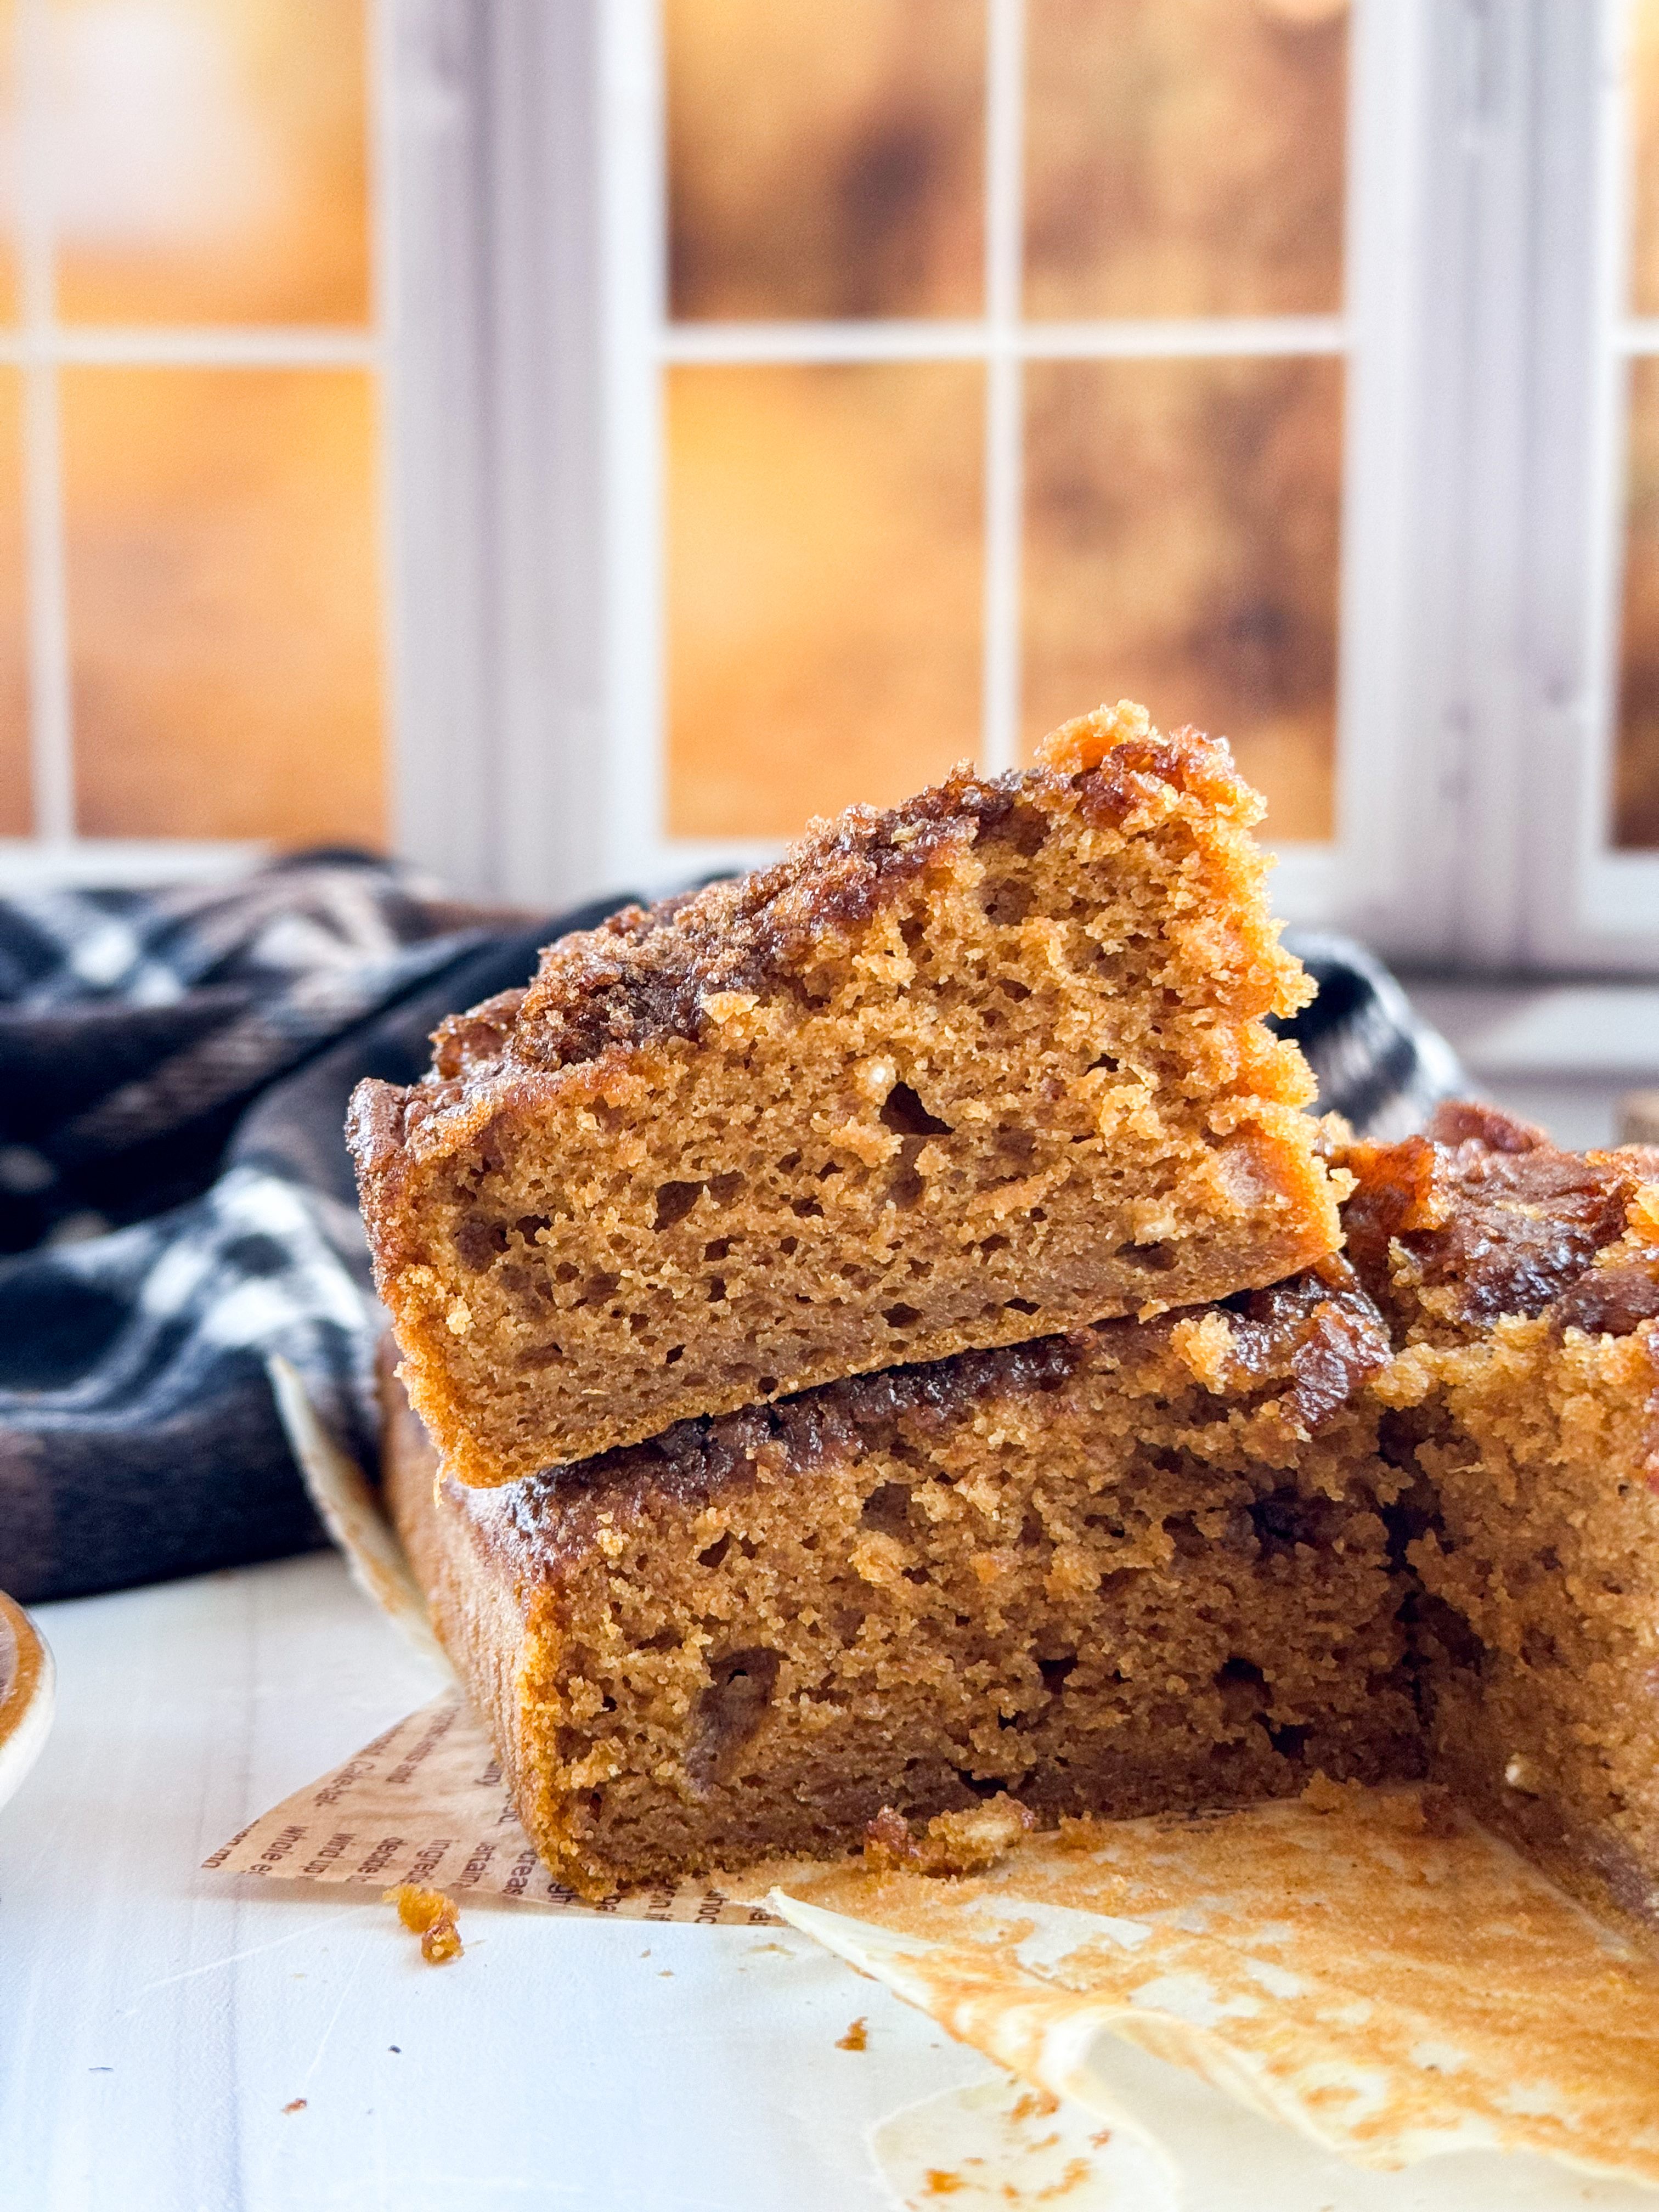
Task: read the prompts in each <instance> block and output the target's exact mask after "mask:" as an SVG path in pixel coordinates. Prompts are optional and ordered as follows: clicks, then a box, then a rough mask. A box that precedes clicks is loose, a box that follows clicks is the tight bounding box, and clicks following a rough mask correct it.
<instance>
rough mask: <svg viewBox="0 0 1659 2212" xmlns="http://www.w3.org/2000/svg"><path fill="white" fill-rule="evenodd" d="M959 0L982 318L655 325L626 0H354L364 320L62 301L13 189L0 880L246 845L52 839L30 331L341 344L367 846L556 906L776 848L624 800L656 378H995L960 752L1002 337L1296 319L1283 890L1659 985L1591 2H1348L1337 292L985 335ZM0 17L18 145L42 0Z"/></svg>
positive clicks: (998, 90)
mask: <svg viewBox="0 0 1659 2212" xmlns="http://www.w3.org/2000/svg"><path fill="white" fill-rule="evenodd" d="M963 4H969V0H963ZM984 4H985V5H986V6H987V22H988V27H989V34H990V55H991V96H990V98H989V100H988V101H987V209H988V213H989V217H990V220H989V223H988V226H987V312H986V314H985V316H984V317H983V318H982V319H979V320H976V321H973V322H966V323H951V322H938V323H934V322H927V323H922V324H915V323H911V324H888V325H751V324H741V325H726V326H711V325H692V326H686V325H682V326H679V327H678V328H675V327H672V326H671V325H669V324H668V322H667V319H666V312H665V298H666V273H665V252H664V200H663V132H662V112H663V103H662V86H661V75H660V52H659V26H658V20H657V9H656V5H655V0H560V4H559V5H558V6H556V7H550V6H548V5H547V4H546V0H379V4H378V5H376V6H375V7H374V9H373V15H372V34H373V40H374V62H373V66H372V68H371V72H370V78H371V90H372V95H373V97H372V100H371V110H372V114H373V117H374V125H375V127H374V137H373V146H374V163H373V173H374V216H375V223H374V232H375V241H376V244H375V303H374V324H373V326H372V327H371V328H370V329H369V330H368V331H364V332H356V331H352V332H340V331H323V332H317V331H293V330H279V331H194V332H185V333H151V332H144V331H101V332H100V331H83V330H79V329H76V330H68V331H65V330H63V329H60V328H58V326H56V325H55V324H54V323H53V321H52V299H51V288H50V283H49V271H50V262H51V239H50V231H49V211H45V212H43V210H44V208H45V203H44V200H43V199H40V198H39V197H38V196H37V203H36V204H35V205H34V206H33V210H32V211H31V210H30V208H29V206H28V205H27V204H26V207H25V222H24V235H23V238H22V240H21V258H22V264H23V296H24V320H23V323H22V325H21V329H20V330H19V331H18V332H17V333H16V334H15V336H10V337H6V338H4V339H3V340H0V361H13V362H16V363H17V364H18V365H19V366H20V367H21V368H22V370H23V372H24V375H25V380H26V388H27V395H28V398H27V481H26V497H27V505H28V507H29V512H30V516H31V525H32V537H33V538H34V539H35V540H37V541H38V544H39V545H40V546H41V547H44V548H46V553H45V554H44V555H41V556H38V557H37V554H36V552H35V551H34V550H33V549H32V551H31V556H30V635H31V651H32V661H33V678H32V685H33V688H32V699H33V705H32V723H33V736H32V742H33V753H34V760H35V779H36V806H37V819H38V821H39V823H40V827H41V829H42V832H43V835H42V836H41V837H40V838H37V839H35V840H30V841H9V842H4V843H0V883H16V882H20V881H29V880H34V879H37V878H40V879H44V878H55V879H58V880H62V879H63V878H64V877H65V876H66V875H70V876H79V877H82V878H88V877H91V878H101V879H104V880H113V879H117V878H120V877H123V876H126V877H132V876H137V875H142V874H155V873H169V874H175V873H179V872H221V871H222V870H223V869H225V868H227V867H228V866H234V865H235V864H236V863H238V862H239V861H240V860H242V859H243V858H245V857H246V854H247V852H248V851H249V849H250V848H246V847H242V846H217V847H215V846H203V845H197V844H193V843H191V844H182V843H181V844H177V845H164V844H161V843H156V842H134V843H131V844H124V843H117V842H113V841H107V840H78V839H76V838H74V837H73V836H72V835H68V836H66V835H65V832H66V830H70V831H72V823H70V821H69V818H68V814H67V805H68V797H67V795H68V794H69V793H70V791H71V790H72V771H71V752H70V745H71V743H72V738H71V735H70V731H69V724H68V702H69V696H70V694H69V685H68V676H69V659H68V647H67V636H66V629H65V612H64V592H63V548H62V517H61V491H60V488H59V487H58V485H57V481H56V471H57V467H58V462H57V428H56V417H55V406H56V385H55V375H56V370H57V368H58V365H60V364H61V363H63V362H68V361H71V360H78V359H87V358H97V359H104V360H120V361H129V360H130V361H132V362H143V361H152V360H162V359H166V360H175V361H176V360H182V359H189V360H192V361H197V360H199V361H201V362H204V363H209V362H211V363H221V362H222V363H225V364H227V365H230V364H234V362H249V363H250V364H252V363H254V362H257V363H258V365H260V366H272V365H283V366H294V367H304V366H330V367H332V366H337V365H342V364H346V365H350V366H354V367H362V368H368V369H371V370H375V371H378V372H379V374H380V389H381V392H382V414H383V420H384V422H385V424H386V441H385V448H384V463H385V465H384V482H385V487H386V495H385V496H386V568H385V573H386V580H387V591H386V598H387V603H388V604H387V620H388V629H389V636H390V648H389V656H388V658H389V679H388V694H389V720H390V726H391V727H390V739H391V752H392V806H391V819H392V824H393V834H394V841H395V842H396V843H397V844H398V847H399V848H400V849H402V850H403V851H404V852H406V853H408V854H410V855H411V856H412V857H414V858H415V859H416V860H422V861H425V862H427V863H428V864H429V865H430V866H432V867H433V868H434V869H435V871H436V872H439V873H441V875H442V876H444V877H445V878H447V880H448V881H449V882H451V883H453V884H455V885H456V886H457V887H458V888H461V889H465V890H472V891H475V892H479V893H485V894H495V895H496V896H503V897H507V898H511V899H514V900H517V901H520V902H524V903H526V904H533V905H536V906H540V907H546V908H552V907H554V906H556V905H559V904H563V903H568V902H574V901H576V900H578V899H580V898H583V897H586V896H590V895H592V894H593V893H596V892H599V891H601V890H612V889H617V888H621V887H632V888H639V889H643V890H658V889H660V888H663V887H664V886H665V885H667V884H671V883H674V882H678V881H684V880H685V879H686V878H689V877H690V876H692V875H695V874H696V873H699V872H705V871H708V870H711V869H714V868H717V867H724V866H732V865H741V864H744V863H746V862H750V861H752V860H757V859H763V858H765V857H768V856H769V854H771V853H773V852H774V851H775V849H776V848H775V845H772V844H770V843H757V844H744V843H743V842H727V841H717V842H698V841H689V840H672V839H670V838H669V837H667V836H665V833H664V830H663V828H662V805H663V788H662V785H663V768H664V763H665V743H664V739H665V730H664V713H663V682H662V645H663V623H662V575H661V564H662V555H663V533H662V529H661V496H662V452H661V439H662V410H661V380H662V378H663V375H664V373H665V367H666V366H667V365H668V364H670V363H672V362H693V361H706V362H712V361H714V360H718V359H743V360H755V359H757V358H773V359H790V360H803V359H823V358H826V357H834V358H838V359H851V358H857V359H871V358H916V359H921V358H927V359H936V358H940V357H955V358H963V357H968V358H975V359H982V360H984V361H985V362H987V377H988V383H989V394H988V402H987V470H986V522H987V527H986V564H985V580H984V598H985V606H986V610H987V617H988V618H987V623H986V626H985V646H984V667H983V671H982V675H983V698H984V702H985V706H984V716H983V731H982V737H981V759H982V763H983V764H984V765H985V766H987V767H988V768H991V769H996V768H998V767H1000V766H1002V765H1005V764H1006V763H1007V761H1008V760H1009V759H1010V758H1011V757H1012V746H1013V732H1014V731H1015V729H1016V726H1017V722H1018V708H1017V690H1016V687H1017V684H1018V662H1017V653H1016V650H1015V642H1016V637H1017V633H1016V630H1015V627H1014V621H1013V610H1014V608H1015V605H1016V603H1017V594H1018V552H1019V532H1018V519H1019V481H1018V441H1017V440H1016V439H1015V438H1014V436H1013V435H1012V428H1014V427H1016V426H1017V425H1018V410H1019V395H1020V375H1021V368H1022V364H1023V362H1024V359H1026V358H1030V357H1032V356H1035V355H1040V354H1043V353H1048V354H1051V355H1052V354H1061V355H1064V354H1066V353H1080V354H1082V355H1085V356H1087V355H1090V354H1096V355H1101V354H1106V355H1112V354H1115V355H1119V356H1122V355H1126V354H1139V355H1141V356H1149V357H1150V356H1158V355H1160V354H1161V355H1164V356H1168V355H1170V354H1171V353H1177V354H1188V355H1191V354H1194V353H1202V352H1206V351H1207V352H1211V353H1214V352H1218V351H1221V350H1224V349H1229V348H1237V347H1238V346H1241V345H1246V346H1249V347H1250V348H1251V349H1255V350H1262V349H1267V348H1268V347H1270V346H1272V345H1273V344H1274V343H1278V342H1282V341H1283V340H1284V339H1285V338H1286V337H1290V338H1292V339H1294V340H1295V341H1296V342H1297V348H1298V349H1304V350H1306V349H1316V350H1320V351H1327V352H1328V351H1336V350H1340V351H1341V352H1342V353H1343V354H1344V356H1345V357H1346V437H1345V457H1344V472H1345V473H1344V485H1343V515H1342V574H1341V580H1340V656H1339V699H1338V760H1337V793H1338V798H1337V807H1338V818H1337V824H1336V836H1335V837H1334V840H1333V842H1331V843H1330V844H1328V845H1320V846H1305V847H1295V846H1292V847H1289V848H1285V850H1284V851H1283V852H1282V854H1281V862H1282V865H1281V866H1280V870H1279V875H1278V878H1277V880H1276V885H1275V893H1276V899H1277V902H1278V904H1279V908H1280V910H1281V911H1283V912H1285V913H1286V914H1287V915H1289V916H1290V917H1291V919H1293V920H1297V921H1312V922H1324V923H1332V924H1336V925H1340V926H1346V927H1352V928H1355V929H1357V930H1358V931H1359V932H1361V933H1364V934H1365V935H1367V936H1369V937H1370V938H1371V939H1373V940H1374V941H1376V943H1378V944H1379V945H1382V946H1383V949H1384V950H1385V951H1389V952H1390V953H1391V954H1393V955H1394V956H1395V957H1399V958H1404V959H1406V960H1407V961H1411V962H1415V963H1419V965H1421V964H1422V963H1432V964H1435V965H1437V966H1439V967H1442V968H1444V969H1449V970H1462V971H1470V972H1485V973H1488V974H1490V973H1495V972H1501V971H1522V970H1528V969H1531V970H1537V969H1547V970H1553V971H1557V972H1560V971H1572V970H1578V971H1583V972H1602V973H1618V972H1620V971H1631V970H1643V969H1647V970H1652V969H1659V934H1656V933H1659V855H1654V854H1617V853H1613V852H1611V851H1609V850H1608V849H1607V833H1606V826H1605V825H1606V821H1607V789H1608V780H1609V763H1610V758H1611V744H1612V731H1613V714H1614V710H1615V707H1616V696H1615V694H1616V683H1617V637H1618V619H1619V578H1620V562H1621V555H1622V515H1623V464H1624V386H1623V363H1624V362H1625V360H1626V358H1627V357H1628V356H1629V355H1630V353H1631V352H1632V350H1636V349H1639V350H1656V349H1659V327H1656V326H1655V325H1634V324H1632V322H1631V321H1630V319H1629V318H1628V317H1627V316H1626V314H1625V313H1624V308H1623V299H1624V271H1625V261H1626V212H1627V210H1626V195H1627V191H1628V181H1627V174H1626V146H1625V143H1624V114H1623V103H1622V96H1621V92H1620V72H1619V66H1618V64H1619V59H1620V53H1621V51H1622V40H1623V36H1624V27H1625V5H1626V0H1354V14H1353V21H1352V33H1351V40H1352V45H1351V66H1350V87H1351V90H1350V112H1349V118H1348V125H1349V135H1348V149H1349V154H1348V158H1349V167H1350V179H1349V189H1348V201H1347V244H1346V270H1347V289H1346V300H1345V302H1344V305H1343V308H1342V312H1341V313H1340V316H1336V317H1330V318H1316V319H1312V320H1311V322H1310V323H1305V324H1304V323H1301V322H1300V321H1299V319H1291V322H1290V323H1289V324H1288V325H1274V324H1269V323H1261V324H1253V323H1247V322H1246V321H1245V320H1243V319H1241V320H1240V322H1239V323H1238V324H1237V325H1217V324H1210V325H1205V324H1190V325H1189V324H1113V325H1085V326H1071V327H1069V328H1066V327H1058V326H1054V325H1042V324H1037V325H1024V326H1022V325H1020V324H1019V322H1018V315H1017V312H1016V311H1017V307H1018V247H1019V180H1020V167H1021V161H1020V147H1019V126H1020V114H1021V106H1020V101H1019V99H1018V53H1019V36H1018V33H1019V21H1020V15H1021V6H1020V0H984ZM46 9H47V0H21V18H20V21H21V27H22V30H23V33H24V56H23V60H24V70H23V75H24V84H25V105H26V127H27V131H32V132H33V134H34V143H36V145H37V149H38V147H39V142H40V135H41V134H42V133H43V132H44V130H45V127H46V122H45V118H46V107H45V100H44V92H43V87H44V82H45V80H44V76H43V75H42V74H41V72H42V70H43V69H44V66H45V43H44V42H45V36H46V31H45V26H46ZM31 57H32V58H31ZM31 86H32V87H33V91H32V92H31V90H30V87H31ZM54 516H55V517H56V518H57V519H56V523H55V528H56V531H57V538H56V543H55V550H54V540H53V535H52V532H53V528H54V521H53V518H54ZM1150 703H1151V704H1152V706H1153V707H1154V708H1155V709H1156V707H1157V703H1158V702H1156V701H1154V702H1150Z"/></svg>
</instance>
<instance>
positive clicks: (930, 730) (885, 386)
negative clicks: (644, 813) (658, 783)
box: [668, 362, 983, 837]
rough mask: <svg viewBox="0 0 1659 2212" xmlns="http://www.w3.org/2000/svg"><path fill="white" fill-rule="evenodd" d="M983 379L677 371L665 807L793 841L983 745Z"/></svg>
mask: <svg viewBox="0 0 1659 2212" xmlns="http://www.w3.org/2000/svg"><path fill="white" fill-rule="evenodd" d="M982 407H983V386H982V376H981V370H980V369H979V368H978V367H977V366H976V365H975V364H971V363H963V362H950V363H944V364H940V363H927V364H923V365H915V364H908V363H907V364H905V365H903V366H901V367H894V366H890V365H888V366H877V367H860V368H686V369H679V370H677V371H675V372H674V373H673V374H672V376H671V379H670V383H669V395H668V449H669V471H670V473H669V551H668V590H669V601H668V605H669V617H668V666H669V685H668V688H669V701H670V742H669V815H670V829H671V834H672V835H674V836H683V837H776V836H793V834H794V833H795V832H796V831H797V830H799V829H800V828H801V827H802V825H803V824H804V823H805V819H806V817H807V816H808V815H810V814H832V813H835V812H836V811H838V810H839V809H840V808H842V807H843V806H846V805H849V804H850V803H851V802H852V801H853V800H854V799H869V800H872V801H873V802H875V803H876V804H878V805H882V804H887V803H890V802H892V801H894V800H896V799H901V798H902V797H903V796H904V795H905V793H908V792H910V791H914V790H915V789H916V787H918V786H919V785H921V784H924V783H927V782H928V781H932V780H933V778H935V777H937V776H939V775H942V774H944V772H945V770H946V769H948V768H949V767H950V765H951V763H952V762H953V761H957V760H960V759H961V758H963V756H964V755H967V754H970V753H972V752H973V751H974V750H975V742H976V738H977V725H978V720H979V652H980V592H981V582H980V577H981V562H980V493H981V446H982V441H983V440H982V430H981V418H982Z"/></svg>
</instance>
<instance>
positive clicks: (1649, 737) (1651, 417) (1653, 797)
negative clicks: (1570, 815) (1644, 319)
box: [1613, 361, 1659, 847]
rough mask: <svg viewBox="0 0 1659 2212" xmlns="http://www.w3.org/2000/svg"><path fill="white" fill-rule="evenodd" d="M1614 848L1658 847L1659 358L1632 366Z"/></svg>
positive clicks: (1614, 801) (1614, 785)
mask: <svg viewBox="0 0 1659 2212" xmlns="http://www.w3.org/2000/svg"><path fill="white" fill-rule="evenodd" d="M1629 440H1630V444H1629V460H1628V464H1627V465H1628V467H1629V471H1630V478H1629V484H1628V488H1627V490H1626V514H1625V608H1624V623H1623V635H1622V637H1621V640H1620V646H1621V651H1620V702H1619V738H1618V748H1617V752H1616V754H1615V757H1614V765H1613V842H1614V844H1615V845H1623V846H1627V847H1628V846H1632V845H1634V846H1653V845H1659V361H1635V362H1632V363H1631V368H1630V429H1629Z"/></svg>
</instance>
